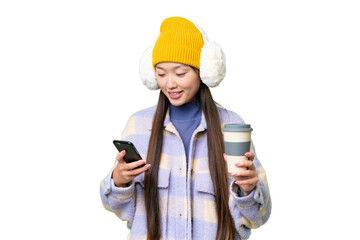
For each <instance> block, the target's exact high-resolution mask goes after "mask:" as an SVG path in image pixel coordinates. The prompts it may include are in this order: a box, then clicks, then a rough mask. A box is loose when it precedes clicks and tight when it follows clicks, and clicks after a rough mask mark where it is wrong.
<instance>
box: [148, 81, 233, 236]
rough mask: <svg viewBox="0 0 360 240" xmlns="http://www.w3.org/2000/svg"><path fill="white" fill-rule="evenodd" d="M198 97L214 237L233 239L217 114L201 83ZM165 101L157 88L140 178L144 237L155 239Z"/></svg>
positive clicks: (166, 100)
mask: <svg viewBox="0 0 360 240" xmlns="http://www.w3.org/2000/svg"><path fill="white" fill-rule="evenodd" d="M198 98H199V100H200V104H201V108H202V111H203V113H204V115H205V119H206V124H207V143H208V149H209V150H208V159H209V170H210V175H211V179H212V182H213V186H214V192H215V203H216V210H217V221H218V226H217V234H216V239H217V240H233V239H235V229H234V223H233V220H232V217H231V214H230V210H229V204H228V203H229V191H228V184H227V166H226V163H225V161H224V156H223V153H224V152H225V147H224V140H223V138H222V132H221V125H220V124H221V122H220V117H219V113H218V110H217V107H216V103H215V102H214V100H213V98H212V96H211V92H210V89H209V88H208V86H206V85H205V84H204V83H203V82H201V84H200V88H199V92H198ZM169 104H170V103H169V100H168V99H167V97H166V96H165V95H164V94H163V93H162V91H160V95H159V101H158V105H157V108H156V111H155V114H154V118H153V123H152V131H151V136H150V141H149V146H148V152H147V159H146V162H147V163H150V164H151V169H150V171H149V172H147V173H145V179H144V185H145V209H146V218H147V234H148V235H147V239H148V240H158V239H160V237H161V226H160V223H161V217H160V207H159V196H158V190H157V185H158V173H159V164H160V157H161V151H162V144H163V130H164V128H163V123H164V120H165V115H166V112H167V109H168V107H169ZM210 149H211V150H210Z"/></svg>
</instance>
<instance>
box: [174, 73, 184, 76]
mask: <svg viewBox="0 0 360 240" xmlns="http://www.w3.org/2000/svg"><path fill="white" fill-rule="evenodd" d="M176 76H178V77H183V76H185V73H177V74H176Z"/></svg>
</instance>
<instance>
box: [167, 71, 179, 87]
mask: <svg viewBox="0 0 360 240" xmlns="http://www.w3.org/2000/svg"><path fill="white" fill-rule="evenodd" d="M176 86H177V85H176V80H175V78H174V76H173V75H171V74H170V75H169V76H168V79H167V87H168V88H170V89H171V88H176Z"/></svg>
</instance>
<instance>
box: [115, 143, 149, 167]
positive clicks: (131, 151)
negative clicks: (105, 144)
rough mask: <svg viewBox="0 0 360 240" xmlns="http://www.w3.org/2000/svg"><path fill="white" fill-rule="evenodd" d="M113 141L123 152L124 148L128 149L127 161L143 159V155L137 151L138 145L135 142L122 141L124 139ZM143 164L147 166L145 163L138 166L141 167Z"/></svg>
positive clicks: (125, 158) (125, 159)
mask: <svg viewBox="0 0 360 240" xmlns="http://www.w3.org/2000/svg"><path fill="white" fill-rule="evenodd" d="M113 143H114V145H115V147H116V148H117V150H118V151H119V152H121V151H122V150H125V151H126V154H125V156H124V161H125V162H127V163H131V162H135V161H138V160H140V159H142V157H141V156H140V154H139V152H138V151H137V149H136V147H135V146H134V144H133V143H132V142H130V141H122V140H114V141H113ZM143 166H145V164H143V165H141V166H139V167H137V168H141V167H143ZM135 169H136V168H135Z"/></svg>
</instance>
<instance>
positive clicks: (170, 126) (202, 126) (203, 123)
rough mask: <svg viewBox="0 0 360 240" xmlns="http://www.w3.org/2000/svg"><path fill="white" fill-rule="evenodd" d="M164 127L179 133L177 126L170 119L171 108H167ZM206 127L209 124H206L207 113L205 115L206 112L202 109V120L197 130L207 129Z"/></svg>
mask: <svg viewBox="0 0 360 240" xmlns="http://www.w3.org/2000/svg"><path fill="white" fill-rule="evenodd" d="M164 127H165V129H166V130H168V131H170V132H174V133H177V130H176V128H175V126H174V125H173V124H172V122H171V121H170V110H169V109H168V110H167V112H166V115H165V120H164ZM206 129H207V124H206V119H205V115H204V112H203V111H201V121H200V124H199V126H198V127H197V129H196V130H195V131H197V132H201V131H205V130H206Z"/></svg>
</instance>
